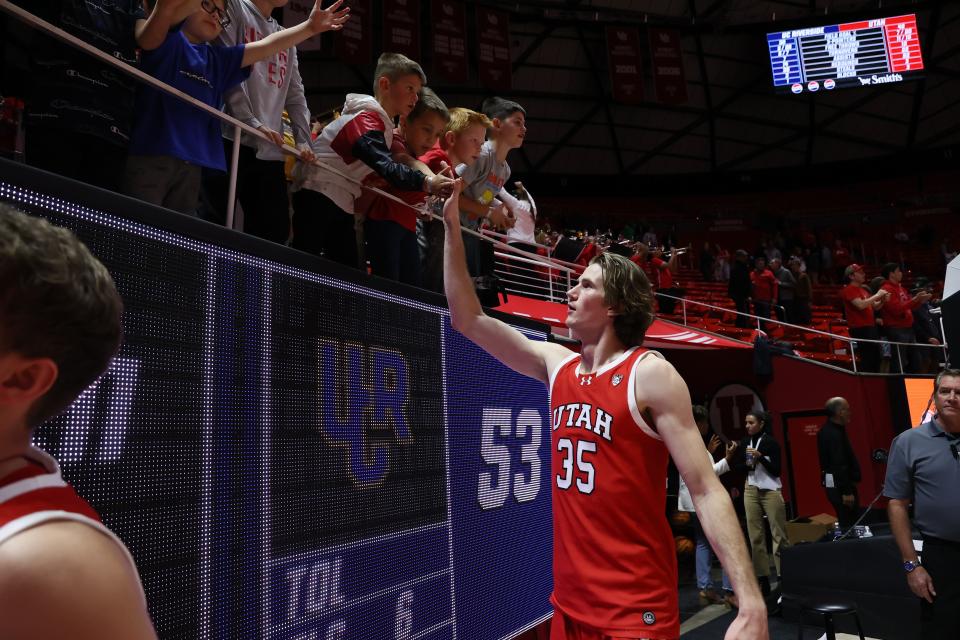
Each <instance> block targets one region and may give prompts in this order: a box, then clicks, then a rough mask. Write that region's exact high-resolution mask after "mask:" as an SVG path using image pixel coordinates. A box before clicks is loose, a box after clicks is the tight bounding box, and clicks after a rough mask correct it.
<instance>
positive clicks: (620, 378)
mask: <svg viewBox="0 0 960 640" xmlns="http://www.w3.org/2000/svg"><path fill="white" fill-rule="evenodd" d="M621 382H623V375H622V374H620V373H618V374H617V375H615V376H613V386H617V385H618V384H620V383H621Z"/></svg>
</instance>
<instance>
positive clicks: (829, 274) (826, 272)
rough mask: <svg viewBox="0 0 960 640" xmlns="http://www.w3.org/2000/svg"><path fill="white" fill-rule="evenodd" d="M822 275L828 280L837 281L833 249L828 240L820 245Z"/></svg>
mask: <svg viewBox="0 0 960 640" xmlns="http://www.w3.org/2000/svg"><path fill="white" fill-rule="evenodd" d="M820 275H822V276H823V278H824V280H826V281H827V282H830V283H833V282H836V280H834V278H833V251H831V249H830V245H829V244H827V243H826V242H824V243H823V244H822V245H820ZM840 282H843V280H840Z"/></svg>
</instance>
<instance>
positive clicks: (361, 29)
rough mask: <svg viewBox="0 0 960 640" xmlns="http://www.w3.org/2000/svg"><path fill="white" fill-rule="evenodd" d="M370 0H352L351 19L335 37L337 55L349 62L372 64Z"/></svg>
mask: <svg viewBox="0 0 960 640" xmlns="http://www.w3.org/2000/svg"><path fill="white" fill-rule="evenodd" d="M370 5H371V2H370V0H351V1H350V19H349V20H347V22H346V24H344V25H343V29H342V30H341V31H340V33H338V34H336V36H335V39H334V43H335V45H334V50H335V51H336V53H337V57H338V58H340V60H342V61H343V62H346V63H347V64H357V65H363V64H370V52H371V49H372V48H373V46H372V44H373V43H372V38H371V37H370V35H371V32H372V30H373V15H372V11H371V6H370Z"/></svg>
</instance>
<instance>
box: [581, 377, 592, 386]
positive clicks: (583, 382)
mask: <svg viewBox="0 0 960 640" xmlns="http://www.w3.org/2000/svg"><path fill="white" fill-rule="evenodd" d="M586 384H593V376H584V377H582V378H580V386H581V387H582V386H583V385H586Z"/></svg>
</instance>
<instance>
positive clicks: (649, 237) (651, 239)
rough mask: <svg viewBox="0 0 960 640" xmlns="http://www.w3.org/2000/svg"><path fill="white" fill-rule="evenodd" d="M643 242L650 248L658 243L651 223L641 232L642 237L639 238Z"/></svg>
mask: <svg viewBox="0 0 960 640" xmlns="http://www.w3.org/2000/svg"><path fill="white" fill-rule="evenodd" d="M641 240H642V241H643V244H645V245H647V246H648V247H650V248H653V247H656V246H658V245H659V243H658V242H657V232H656V231H655V230H654V229H653V225H650V226H649V227H647V230H646V231H644V232H643V237H642V238H641Z"/></svg>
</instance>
